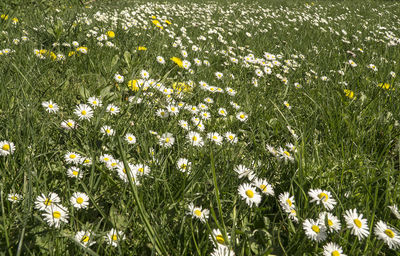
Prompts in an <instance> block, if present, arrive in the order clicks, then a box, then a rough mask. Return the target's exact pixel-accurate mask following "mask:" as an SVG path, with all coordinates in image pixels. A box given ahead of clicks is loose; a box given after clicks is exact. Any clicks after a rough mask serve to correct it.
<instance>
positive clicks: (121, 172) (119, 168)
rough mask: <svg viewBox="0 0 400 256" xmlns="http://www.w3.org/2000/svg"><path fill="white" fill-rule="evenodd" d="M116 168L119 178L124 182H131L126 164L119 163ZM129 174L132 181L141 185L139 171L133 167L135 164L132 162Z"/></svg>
mask: <svg viewBox="0 0 400 256" xmlns="http://www.w3.org/2000/svg"><path fill="white" fill-rule="evenodd" d="M116 169H117V173H118V176H119V178H120V179H121V180H122V181H124V182H129V179H128V174H127V172H126V169H125V168H124V164H123V163H118V165H117V167H116ZM129 174H130V176H131V179H132V182H133V183H134V184H135V185H137V186H138V185H140V183H139V180H138V177H137V175H138V172H137V171H136V170H134V169H133V166H132V165H131V164H129Z"/></svg>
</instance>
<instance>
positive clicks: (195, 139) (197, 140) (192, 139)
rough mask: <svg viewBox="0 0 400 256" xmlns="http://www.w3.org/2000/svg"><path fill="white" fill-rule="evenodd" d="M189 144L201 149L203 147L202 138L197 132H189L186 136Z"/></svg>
mask: <svg viewBox="0 0 400 256" xmlns="http://www.w3.org/2000/svg"><path fill="white" fill-rule="evenodd" d="M187 138H188V140H189V143H190V144H191V145H192V146H195V147H202V146H203V145H204V142H203V138H202V137H201V135H200V134H199V133H197V132H193V131H190V132H189V133H188V135H187Z"/></svg>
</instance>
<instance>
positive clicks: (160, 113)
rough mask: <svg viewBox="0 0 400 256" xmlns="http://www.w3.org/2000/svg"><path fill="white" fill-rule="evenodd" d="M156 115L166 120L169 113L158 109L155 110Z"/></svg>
mask: <svg viewBox="0 0 400 256" xmlns="http://www.w3.org/2000/svg"><path fill="white" fill-rule="evenodd" d="M156 115H157V116H158V117H161V118H167V117H168V116H169V113H168V112H167V111H166V110H164V109H159V110H157V112H156Z"/></svg>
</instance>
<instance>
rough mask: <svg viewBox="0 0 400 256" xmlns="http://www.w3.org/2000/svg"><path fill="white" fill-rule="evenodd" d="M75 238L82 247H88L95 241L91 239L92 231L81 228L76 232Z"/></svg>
mask: <svg viewBox="0 0 400 256" xmlns="http://www.w3.org/2000/svg"><path fill="white" fill-rule="evenodd" d="M75 240H77V241H78V242H79V243H80V244H81V245H82V246H83V247H89V246H92V245H93V244H95V243H96V241H93V239H92V231H90V230H87V231H84V230H81V231H79V232H77V233H76V235H75Z"/></svg>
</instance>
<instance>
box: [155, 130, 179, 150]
mask: <svg viewBox="0 0 400 256" xmlns="http://www.w3.org/2000/svg"><path fill="white" fill-rule="evenodd" d="M174 142H175V138H174V137H173V134H172V133H169V132H166V133H164V134H163V135H161V137H160V140H159V144H160V146H163V147H166V148H170V147H172V145H174Z"/></svg>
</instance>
